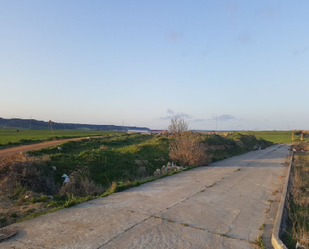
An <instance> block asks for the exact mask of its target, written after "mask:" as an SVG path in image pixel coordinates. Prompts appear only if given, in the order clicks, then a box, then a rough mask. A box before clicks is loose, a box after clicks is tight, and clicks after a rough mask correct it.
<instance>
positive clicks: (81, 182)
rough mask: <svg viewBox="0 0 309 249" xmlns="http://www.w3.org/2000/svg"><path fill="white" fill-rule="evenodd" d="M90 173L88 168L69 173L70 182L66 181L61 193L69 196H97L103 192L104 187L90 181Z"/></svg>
mask: <svg viewBox="0 0 309 249" xmlns="http://www.w3.org/2000/svg"><path fill="white" fill-rule="evenodd" d="M88 175H89V172H88V171H87V170H86V169H79V170H76V171H73V172H72V173H71V174H70V175H69V179H70V182H68V183H64V185H63V186H62V187H61V189H60V191H59V194H60V195H68V196H70V195H74V196H95V195H99V194H102V193H103V192H104V189H103V188H102V187H101V186H99V185H97V184H95V183H94V182H92V181H90V180H89V177H88Z"/></svg>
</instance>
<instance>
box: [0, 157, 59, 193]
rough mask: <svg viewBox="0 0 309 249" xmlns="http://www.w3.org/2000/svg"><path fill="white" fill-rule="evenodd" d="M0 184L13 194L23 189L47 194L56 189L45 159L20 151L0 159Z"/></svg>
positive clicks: (55, 191)
mask: <svg viewBox="0 0 309 249" xmlns="http://www.w3.org/2000/svg"><path fill="white" fill-rule="evenodd" d="M0 186H1V187H2V188H3V189H8V192H13V191H15V192H14V193H12V194H13V195H15V196H17V195H20V191H24V190H25V189H29V190H33V191H38V192H43V193H45V194H48V195H50V194H54V193H57V190H58V189H57V187H56V185H55V182H54V180H53V175H52V173H51V172H50V170H49V166H48V164H47V161H45V160H42V159H39V158H34V157H27V156H25V155H23V154H22V153H20V154H16V155H14V156H11V157H6V158H4V159H2V160H0Z"/></svg>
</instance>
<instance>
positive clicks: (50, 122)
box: [49, 120, 55, 140]
mask: <svg viewBox="0 0 309 249" xmlns="http://www.w3.org/2000/svg"><path fill="white" fill-rule="evenodd" d="M49 124H50V129H51V131H52V134H53V137H54V140H55V135H54V131H53V127H52V121H51V120H49Z"/></svg>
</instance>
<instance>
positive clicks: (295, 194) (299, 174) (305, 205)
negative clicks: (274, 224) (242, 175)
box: [282, 142, 309, 248]
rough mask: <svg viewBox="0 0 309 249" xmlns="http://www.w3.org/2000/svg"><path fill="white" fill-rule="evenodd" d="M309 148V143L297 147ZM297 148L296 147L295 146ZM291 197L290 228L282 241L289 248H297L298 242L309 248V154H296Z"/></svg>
mask: <svg viewBox="0 0 309 249" xmlns="http://www.w3.org/2000/svg"><path fill="white" fill-rule="evenodd" d="M297 146H298V147H301V148H302V149H304V148H308V146H309V143H308V142H304V143H302V144H300V145H297ZM294 147H295V146H294ZM290 184H291V185H290V195H289V196H288V202H287V212H288V221H287V224H288V227H287V230H286V232H285V233H284V234H283V236H282V240H283V242H284V243H285V245H286V246H287V247H288V248H295V246H296V244H297V242H298V244H300V245H304V246H305V247H306V248H307V247H308V246H309V153H308V152H301V151H299V152H296V153H295V157H294V162H293V164H292V170H291V182H290Z"/></svg>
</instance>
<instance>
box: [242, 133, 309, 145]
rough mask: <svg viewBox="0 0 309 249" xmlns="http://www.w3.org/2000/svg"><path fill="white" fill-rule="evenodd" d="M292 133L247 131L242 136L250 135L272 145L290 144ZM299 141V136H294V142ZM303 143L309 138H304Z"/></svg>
mask: <svg viewBox="0 0 309 249" xmlns="http://www.w3.org/2000/svg"><path fill="white" fill-rule="evenodd" d="M293 132H294V131H248V132H241V133H243V134H252V135H254V136H256V137H260V138H263V139H265V140H267V141H271V142H273V143H284V144H292V143H293V141H292V133H293ZM299 141H300V135H295V136H294V142H299ZM304 141H309V136H304Z"/></svg>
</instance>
